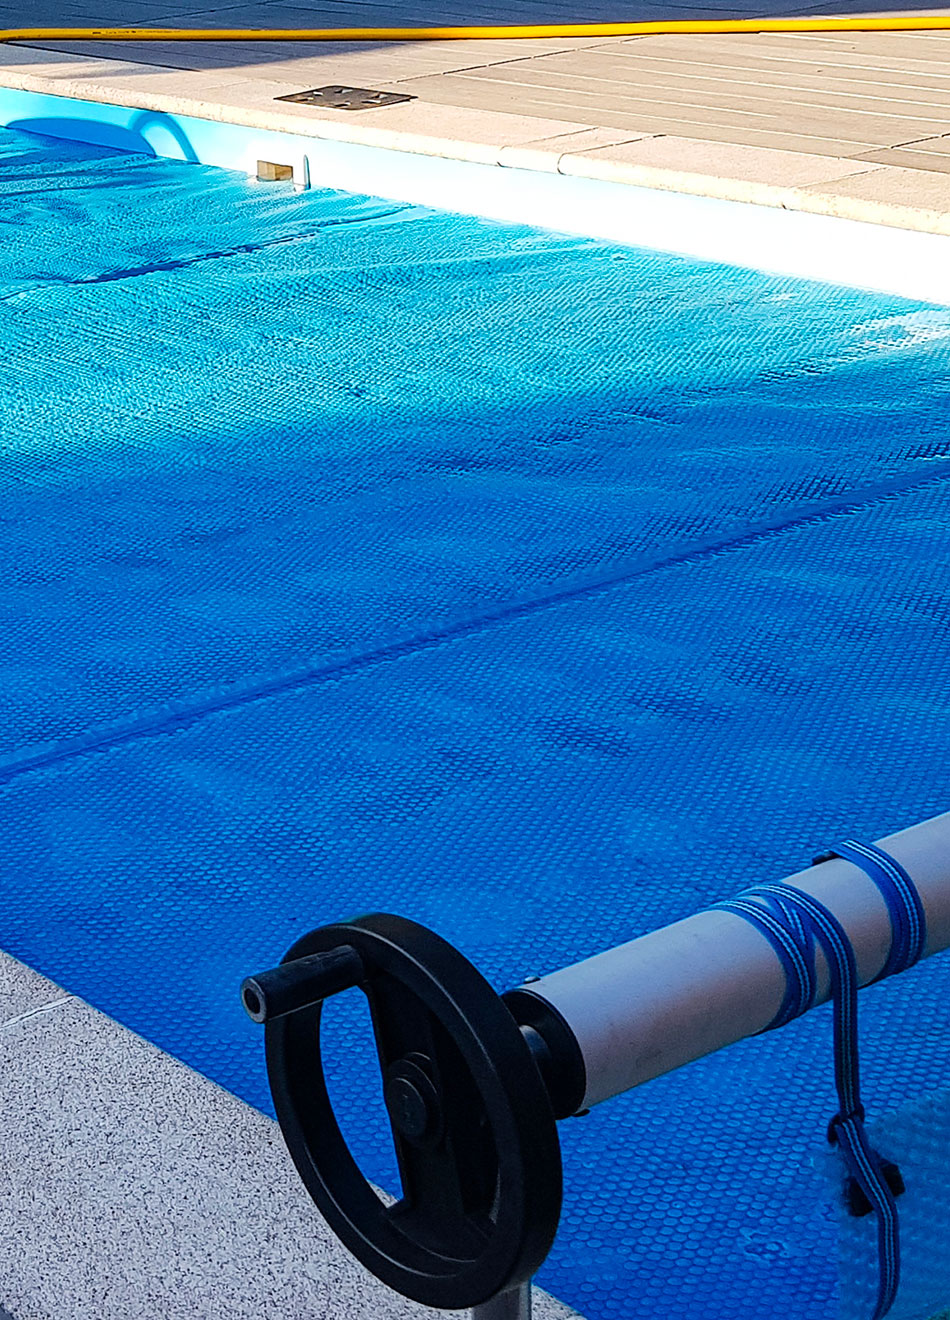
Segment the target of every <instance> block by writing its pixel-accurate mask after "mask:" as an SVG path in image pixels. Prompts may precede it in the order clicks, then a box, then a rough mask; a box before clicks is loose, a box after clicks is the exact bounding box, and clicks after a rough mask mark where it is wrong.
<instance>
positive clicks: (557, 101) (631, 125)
mask: <svg viewBox="0 0 950 1320" xmlns="http://www.w3.org/2000/svg"><path fill="white" fill-rule="evenodd" d="M399 89H400V90H401V91H413V92H415V93H416V94H417V95H419V96H422V97H424V98H425V99H426V100H427V101H428V102H429V103H442V102H444V103H446V104H452V105H456V106H473V107H480V108H485V107H489V106H491V107H494V108H495V109H496V110H497V111H511V112H517V113H524V112H525V111H530V112H531V113H533V114H537V115H544V116H546V117H547V118H548V119H560V120H565V121H571V120H573V121H580V122H581V123H582V124H583V123H586V124H589V125H590V126H592V127H599V128H605V129H621V130H623V131H624V133H625V136H627V135H629V136H632V137H639V136H643V135H653V134H658V133H671V134H676V135H681V136H685V137H695V138H703V139H705V140H707V141H710V142H736V143H739V144H744V145H750V146H762V147H775V148H778V149H782V150H793V151H803V152H817V153H818V154H820V155H850V154H857V153H859V152H861V151H870V150H873V148H874V146H875V142H874V140H873V139H872V138H871V137H870V136H865V135H864V134H862V133H860V132H857V131H854V132H849V133H846V132H845V131H844V130H843V129H842V127H841V126H840V125H838V126H837V127H834V126H832V127H831V128H824V129H822V130H816V129H812V130H810V131H806V130H804V129H802V128H796V127H794V126H791V125H789V126H785V125H783V124H779V125H777V126H776V125H774V124H773V125H772V126H771V127H762V126H760V125H756V124H754V123H753V122H752V121H750V118H749V117H748V116H736V115H734V114H730V113H728V112H725V111H722V112H719V113H718V115H715V116H714V115H712V113H711V112H710V111H708V110H707V111H704V112H699V113H695V112H690V110H689V109H682V108H681V109H679V110H678V111H674V110H672V109H671V108H670V107H669V106H666V107H659V106H655V105H652V106H647V107H646V108H644V107H642V106H637V107H635V108H632V109H629V108H628V109H620V108H618V107H612V108H605V106H604V105H602V104H597V105H589V104H587V103H586V101H581V100H579V99H578V98H571V97H568V96H566V95H565V94H564V93H563V92H560V91H557V90H552V89H548V90H545V89H533V90H532V93H531V96H530V98H527V97H526V96H525V95H524V92H523V91H522V90H521V89H516V88H509V89H507V90H506V89H505V88H504V87H503V86H502V85H500V84H499V85H497V86H493V85H492V84H485V83H477V82H474V81H472V82H466V81H465V80H464V79H461V78H452V77H446V78H440V79H420V80H419V81H418V82H415V83H413V82H408V83H401V84H400V85H399ZM899 136H900V135H898V137H899ZM877 145H880V144H877Z"/></svg>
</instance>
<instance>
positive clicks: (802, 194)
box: [0, 69, 950, 305]
mask: <svg viewBox="0 0 950 1320" xmlns="http://www.w3.org/2000/svg"><path fill="white" fill-rule="evenodd" d="M0 81H2V83H3V84H6V85H0V127H6V128H14V129H21V130H24V131H30V132H35V133H44V134H46V135H48V136H50V137H59V138H63V139H66V140H72V141H79V142H88V143H93V144H95V145H100V146H109V147H116V148H121V149H126V150H138V151H144V152H146V153H148V154H150V155H155V156H160V157H164V158H167V159H173V160H186V161H191V162H194V163H196V164H202V165H212V166H217V167H220V168H225V169H232V170H238V171H241V172H243V173H246V174H253V173H255V172H256V167H257V162H258V161H259V160H270V161H275V162H277V163H280V164H285V165H290V166H291V167H292V168H293V172H294V180H295V183H296V184H297V186H298V187H320V188H332V189H338V190H340V191H343V192H349V193H357V194H365V195H369V196H375V197H382V198H387V199H391V200H395V201H403V202H409V203H412V204H415V205H423V206H430V207H432V208H434V209H437V210H445V211H452V212H455V213H458V214H462V215H470V216H476V217H480V218H484V219H487V220H499V221H504V222H508V223H518V224H528V225H534V226H537V227H539V228H548V229H555V230H557V231H559V232H563V233H571V234H581V235H584V236H587V237H591V238H600V239H605V240H607V241H610V242H615V243H624V244H629V245H631V246H636V247H644V248H650V249H653V250H656V251H661V252H673V253H678V254H682V255H684V256H689V257H694V258H697V259H699V260H706V261H716V262H722V263H725V264H728V265H733V266H742V267H746V268H749V269H753V270H760V271H766V272H769V273H774V274H781V275H788V276H793V277H797V278H802V279H813V280H820V281H825V282H828V283H832V284H836V285H839V286H846V287H852V288H858V289H867V290H870V291H875V292H881V293H888V294H897V295H899V296H901V297H907V298H911V299H915V300H920V301H925V302H929V303H931V304H941V305H950V261H948V257H950V216H948V215H945V214H942V213H938V212H928V211H923V210H918V209H916V208H910V207H895V206H884V205H882V204H877V203H867V202H862V201H860V200H857V199H849V198H847V197H842V196H835V195H834V192H833V184H830V185H828V191H827V192H821V191H817V192H816V191H814V187H815V185H812V186H810V187H808V188H800V187H776V186H774V185H771V184H755V183H752V182H744V181H737V180H729V179H719V178H713V177H712V176H704V175H698V174H695V175H683V174H681V173H676V172H674V171H665V170H649V171H643V170H640V171H637V170H635V169H633V170H631V169H629V168H628V169H627V170H626V171H625V170H624V169H623V167H622V166H620V165H618V164H616V163H614V162H611V161H603V162H592V161H590V160H589V159H582V158H580V157H573V158H570V159H568V160H566V161H565V164H564V169H565V170H570V171H571V172H570V173H562V172H559V171H553V170H550V169H543V168H537V169H535V168H524V166H523V164H521V165H514V166H512V165H507V164H505V154H504V153H505V150H506V149H505V148H497V147H490V146H486V145H484V144H478V143H469V142H465V141H464V140H454V141H451V142H449V141H446V140H443V139H440V138H434V137H433V138H427V137H419V136H414V135H410V134H405V133H386V132H384V131H383V130H381V129H379V128H365V127H364V128H361V127H360V125H359V123H358V122H355V123H353V124H352V125H350V124H340V123H339V122H337V121H331V120H329V119H317V120H310V119H307V120H301V119H300V117H299V116H296V115H289V114H287V113H285V112H284V111H283V110H277V109H274V110H271V109H266V110H261V109H260V107H259V106H258V107H256V108H253V109H252V108H241V107H235V106H229V105H222V104H218V103H215V102H213V101H211V100H208V101H198V100H194V99H190V98H186V97H182V96H172V95H165V94H159V93H156V92H153V91H148V90H138V91H136V90H134V89H133V88H131V87H129V86H128V85H127V84H126V85H124V86H121V87H118V88H116V87H110V86H109V85H108V81H107V80H106V81H104V82H103V83H101V84H96V83H90V82H89V81H85V82H82V83H71V82H70V81H69V80H68V79H67V78H57V79H56V80H55V87H56V91H55V93H54V92H50V91H49V90H48V88H49V86H50V81H51V80H50V79H48V78H46V79H44V78H42V77H40V76H38V75H36V74H32V73H27V72H19V71H17V72H13V71H12V70H10V69H5V70H2V71H0ZM90 96H92V97H93V98H94V99H89V98H90ZM434 109H437V107H434ZM336 113H337V114H338V115H339V114H341V113H342V112H336ZM242 121H243V122H242ZM302 130H304V131H302ZM387 140H391V145H383V144H385V143H386V142H387ZM775 154H776V155H781V154H782V153H775ZM514 158H515V159H516V160H521V161H522V162H523V161H524V153H523V152H522V153H517V154H515V156H514ZM842 164H844V162H842ZM578 170H583V171H584V174H585V176H586V177H581V176H580V175H579V174H578V173H576V172H575V171H578ZM594 172H599V173H602V174H604V175H606V176H612V177H600V178H596V177H589V175H590V174H591V173H594ZM623 179H628V180H631V181H622V180H623ZM644 183H647V184H648V185H649V186H643V184H644ZM262 186H267V185H262ZM821 186H822V187H824V185H821ZM677 189H680V191H677ZM687 189H690V190H691V191H686V190H687ZM693 189H695V191H692V190H693ZM928 230H930V232H927V231H928Z"/></svg>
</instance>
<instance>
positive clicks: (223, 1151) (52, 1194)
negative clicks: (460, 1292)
mask: <svg viewBox="0 0 950 1320" xmlns="http://www.w3.org/2000/svg"><path fill="white" fill-rule="evenodd" d="M0 1184H2V1186H3V1211H4V1214H3V1250H2V1251H0V1300H2V1303H3V1305H0V1320H146V1317H153V1316H154V1317H159V1316H160V1317H161V1318H162V1320H349V1318H350V1317H353V1318H354V1320H356V1318H359V1320H371V1317H376V1316H379V1317H386V1320H426V1318H427V1317H428V1318H429V1320H432V1318H434V1317H436V1316H437V1315H441V1314H443V1312H436V1311H432V1310H429V1309H428V1308H427V1307H422V1306H417V1305H415V1304H414V1303H412V1302H408V1301H406V1300H405V1298H402V1297H399V1296H397V1295H396V1294H395V1293H392V1292H390V1291H389V1290H388V1289H386V1288H384V1287H383V1286H382V1285H381V1284H380V1283H378V1282H377V1281H376V1280H375V1279H374V1278H372V1277H371V1276H370V1275H369V1274H367V1273H366V1271H365V1270H363V1268H362V1267H361V1266H359V1265H358V1264H357V1263H356V1262H355V1261H354V1260H353V1259H352V1257H350V1256H349V1255H348V1254H347V1253H346V1252H345V1251H344V1250H343V1248H342V1247H341V1246H340V1244H339V1243H338V1242H337V1241H336V1239H335V1238H334V1237H333V1236H332V1235H331V1234H330V1232H329V1230H328V1229H327V1228H326V1226H325V1225H324V1223H323V1221H322V1219H321V1218H320V1216H319V1215H318V1213H317V1211H316V1210H315V1208H314V1207H313V1206H312V1205H311V1203H310V1201H309V1199H308V1198H307V1196H306V1194H305V1192H304V1191H303V1188H302V1186H301V1184H300V1181H299V1179H298V1177H297V1174H296V1172H295V1170H294V1169H293V1166H292V1165H291V1163H290V1159H289V1156H288V1155H287V1153H286V1151H285V1149H284V1145H283V1141H282V1139H281V1137H280V1133H279V1132H278V1130H277V1128H276V1125H275V1124H274V1123H273V1122H272V1121H271V1120H270V1119H268V1118H266V1117H264V1115H262V1114H259V1113H257V1112H256V1111H255V1110H253V1109H250V1108H249V1107H248V1106H247V1105H245V1104H242V1102H241V1101H239V1100H237V1099H235V1097H234V1096H232V1095H229V1094H228V1093H227V1092H225V1091H222V1090H220V1089H219V1088H218V1087H217V1086H214V1085H213V1084H212V1083H211V1082H208V1081H206V1080H205V1079H204V1078H202V1077H199V1076H198V1075H197V1073H194V1072H192V1071H191V1070H190V1069H188V1068H186V1067H185V1066H184V1065H183V1064H180V1063H178V1062H177V1061H176V1060H174V1059H172V1058H170V1057H169V1056H168V1055H167V1054H163V1053H162V1052H161V1051H160V1050H157V1049H155V1048H154V1047H153V1046H152V1045H149V1044H147V1043H146V1042H145V1041H143V1040H141V1039H140V1038H139V1037H137V1036H134V1035H132V1034H131V1032H128V1031H126V1030H125V1028H124V1027H120V1026H119V1025H118V1024H117V1023H115V1022H113V1021H111V1020H110V1019H109V1018H106V1017H104V1016H103V1015H102V1014H100V1013H97V1012H95V1011H94V1010H93V1009H92V1008H90V1007H89V1006H88V1005H87V1004H84V1003H83V1002H82V1001H81V1000H78V999H75V998H73V997H72V996H71V995H65V994H64V993H63V992H62V991H61V990H59V989H58V988H57V987H56V986H54V985H52V984H51V983H50V982H49V981H46V980H44V979H43V978H42V977H40V976H37V975H36V973H35V972H31V971H29V970H28V969H27V968H25V967H23V966H21V965H20V964H19V963H16V962H14V961H13V959H11V958H8V957H6V956H5V955H2V954H0ZM3 1306H5V1307H6V1308H7V1309H6V1310H4V1309H3ZM535 1312H536V1317H537V1320H569V1318H570V1317H572V1316H573V1315H574V1312H572V1311H570V1310H569V1309H568V1308H567V1307H565V1306H562V1305H561V1304H560V1303H559V1302H555V1301H554V1300H553V1299H551V1298H549V1297H547V1296H546V1295H545V1294H542V1293H537V1294H536V1298H535ZM445 1314H448V1313H445ZM452 1314H454V1315H456V1316H458V1314H459V1313H458V1312H453V1313H452Z"/></svg>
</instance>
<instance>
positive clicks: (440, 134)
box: [0, 0, 950, 233]
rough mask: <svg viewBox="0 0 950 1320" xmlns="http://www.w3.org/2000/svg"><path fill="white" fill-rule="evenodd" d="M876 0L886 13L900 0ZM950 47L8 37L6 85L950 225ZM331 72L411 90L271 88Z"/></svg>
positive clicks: (285, 21) (181, 13) (788, 6)
mask: <svg viewBox="0 0 950 1320" xmlns="http://www.w3.org/2000/svg"><path fill="white" fill-rule="evenodd" d="M867 8H868V0H842V2H841V3H837V4H835V3H828V2H827V0H826V2H825V3H823V4H818V5H810V4H809V3H808V0H802V2H801V3H794V2H793V0H764V3H763V2H762V0H759V2H758V3H756V0H719V2H717V0H708V3H706V4H702V3H699V4H689V3H685V2H684V0H670V2H669V3H665V4H664V3H659V2H658V0H644V2H643V3H639V2H638V0H633V2H631V0H591V2H590V3H585V5H584V6H583V9H582V11H581V10H579V9H578V8H577V6H576V4H570V3H568V0H514V3H505V4H502V3H501V0H471V2H470V3H467V2H466V0H411V3H410V0H403V2H402V3H398V4H397V3H395V0H342V2H341V3H332V0H311V3H307V2H306V0H257V2H256V3H251V0H245V2H244V3H236V4H227V5H222V6H217V7H211V6H207V5H205V4H203V3H202V0H192V3H191V5H183V4H181V3H178V4H175V3H174V0H129V3H120V0H98V2H97V0H33V3H31V5H30V12H29V22H30V23H33V24H41V23H63V24H70V25H77V24H93V23H100V24H103V23H105V24H110V23H111V24H117V23H122V24H139V25H151V26H163V25H164V26H181V25H186V26H195V27H222V26H229V27H234V26H240V25H246V26H257V27H261V26H288V25H291V26H346V25H366V24H383V23H399V24H405V25H413V24H424V23H433V24H438V23H492V22H494V23H499V22H501V23H512V22H567V21H606V20H609V19H622V20H634V19H640V18H643V19H658V18H664V17H666V18H670V17H672V18H690V17H696V18H702V17H741V16H756V15H763V14H768V15H771V16H776V17H781V16H790V15H794V14H800V15H806V14H824V13H839V14H847V13H856V12H861V11H862V10H867ZM871 8H875V5H874V0H871ZM879 9H880V12H886V11H887V10H888V9H891V10H893V3H892V0H891V3H890V4H889V5H881V6H880V7H879ZM910 12H914V11H913V9H911V10H910ZM926 12H930V13H933V12H947V11H940V10H927V11H926ZM25 21H26V17H25V15H24V12H23V9H22V6H13V5H11V4H9V3H5V4H2V5H0V22H4V23H8V24H11V25H12V24H14V23H22V22H25ZM39 45H42V43H39ZM948 55H950V33H946V34H945V33H928V34H916V33H857V34H854V35H844V34H840V35H838V34H836V35H829V34H824V35H804V36H803V35H779V34H772V35H762V36H757V35H741V36H728V37H723V36H665V37H663V36H660V37H641V38H635V39H619V40H612V41H604V40H603V39H590V40H588V39H583V38H577V39H573V40H543V41H537V42H531V41H507V40H506V41H497V42H492V41H464V42H431V43H428V42H427V43H423V42H419V43H406V44H400V45H393V44H390V45H368V46H339V45H334V46H326V45H324V46H306V45H298V46H294V45H289V44H284V45H281V44H277V45H249V44H246V43H245V44H243V45H239V44H229V43H217V42H209V43H204V44H201V45H200V46H199V45H180V44H175V43H161V42H159V43H149V44H148V45H141V44H139V45H134V44H129V43H126V44H112V43H100V44H98V45H88V44H87V45H73V46H65V47H64V46H62V45H57V46H56V47H55V49H54V48H53V47H52V46H50V47H49V50H43V49H37V48H34V49H31V50H27V49H24V48H22V47H21V48H17V49H13V48H11V47H8V48H7V49H6V50H5V51H3V52H2V57H0V83H7V84H8V85H16V86H28V87H30V88H33V87H46V88H48V89H50V90H53V89H55V90H58V91H60V92H62V93H64V94H66V95H73V96H79V95H87V96H89V97H90V98H91V99H97V97H98V98H99V99H113V100H118V99H119V98H120V97H124V98H125V103H126V104H131V105H135V106H141V107H142V108H147V109H154V108H160V109H167V110H171V111H174V110H177V111H179V112H181V113H188V112H191V113H198V114H201V113H204V114H205V115H206V116H213V117H215V118H224V119H231V120H233V121H234V122H239V123H250V124H253V125H254V126H270V125H273V126H276V127H287V126H293V127H294V128H296V129H297V130H298V131H299V130H301V129H303V131H308V132H312V133H313V134H315V135H317V136H320V135H321V134H322V133H324V132H326V133H327V135H329V136H333V137H337V138H339V137H343V138H347V139H349V140H353V141H372V142H375V143H378V144H381V145H391V146H395V147H399V148H401V149H404V150H415V151H422V152H430V153H433V154H438V155H446V156H459V157H461V158H464V159H478V160H489V161H492V162H495V163H501V164H519V165H522V166H526V167H528V168H535V169H543V170H549V171H560V172H562V173H566V174H580V175H583V176H585V177H595V178H606V179H612V180H619V181H623V182H628V183H635V184H644V185H646V186H648V187H656V188H669V189H673V190H676V191H681V192H693V193H699V194H703V195H710V196H717V197H729V198H733V199H735V200H744V201H748V200H752V201H757V202H760V203H763V204H767V205H781V206H789V205H792V206H793V207H794V208H795V209H801V210H808V211H816V212H819V213H822V214H832V215H841V216H845V217H847V218H851V219H862V220H869V221H872V222H877V223H881V224H887V225H893V226H897V227H902V228H909V229H917V230H925V231H929V232H936V233H950V61H948ZM24 79H25V80H26V81H24ZM333 83H345V84H350V85H356V86H371V87H374V88H379V89H384V90H393V91H402V92H406V93H409V94H411V95H412V96H413V97H414V98H416V99H414V100H413V101H410V102H406V103H403V104H400V105H395V106H391V107H385V108H380V109H371V110H364V111H360V112H358V113H346V112H344V111H334V110H327V109H315V108H313V107H307V106H290V105H287V104H286V103H283V104H278V103H276V102H275V99H274V98H275V97H277V96H282V95H285V94H287V93H288V92H295V91H300V90H304V89H307V88H311V87H319V86H323V85H327V84H333ZM209 108H210V109H209ZM789 185H794V188H795V196H794V199H793V200H792V202H791V203H790V202H789V200H788V196H787V189H788V186H789ZM780 189H784V190H785V192H784V193H783V195H782V197H781V198H779V196H778V191H777V190H780Z"/></svg>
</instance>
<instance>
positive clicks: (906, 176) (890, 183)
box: [807, 166, 950, 223]
mask: <svg viewBox="0 0 950 1320" xmlns="http://www.w3.org/2000/svg"><path fill="white" fill-rule="evenodd" d="M822 190H823V186H822V185H821V184H817V185H813V186H812V187H810V188H808V189H807V191H809V192H816V191H822ZM834 192H835V195H836V196H839V197H850V198H857V199H860V200H861V201H866V202H874V203H878V204H881V203H884V204H887V205H889V206H897V207H903V208H912V209H914V210H927V211H930V212H932V213H934V214H937V215H942V216H946V217H947V219H948V223H950V175H948V174H946V173H944V172H942V171H937V170H934V171H932V172H928V171H926V170H906V169H895V168H891V167H888V166H882V167H881V168H880V169H872V170H870V171H868V172H867V173H865V174H860V175H858V176H856V177H855V178H851V179H844V180H842V181H841V182H838V183H836V184H835V188H834Z"/></svg>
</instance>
